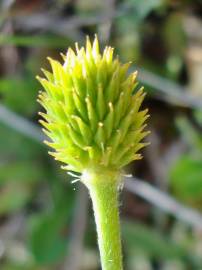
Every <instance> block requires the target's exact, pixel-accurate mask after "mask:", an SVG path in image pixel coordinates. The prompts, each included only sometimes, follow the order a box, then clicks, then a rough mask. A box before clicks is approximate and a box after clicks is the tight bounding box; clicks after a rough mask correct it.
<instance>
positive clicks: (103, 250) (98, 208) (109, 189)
mask: <svg viewBox="0 0 202 270" xmlns="http://www.w3.org/2000/svg"><path fill="white" fill-rule="evenodd" d="M82 181H83V182H84V183H85V185H86V186H87V187H88V189H89V193H90V196H91V199H92V203H93V209H94V215H95V222H96V226H97V234H98V245H99V249H100V257H101V264H102V270H122V269H123V266H122V250H121V237H120V222H119V210H118V204H119V203H118V184H119V177H118V174H117V173H112V172H103V171H102V172H96V173H92V172H89V171H88V172H85V173H84V174H83V176H82Z"/></svg>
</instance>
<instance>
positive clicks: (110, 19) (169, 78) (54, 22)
mask: <svg viewBox="0 0 202 270" xmlns="http://www.w3.org/2000/svg"><path fill="white" fill-rule="evenodd" d="M95 33H97V34H98V37H99V39H100V41H101V44H102V46H103V47H104V45H105V44H110V45H112V46H114V47H115V54H118V55H119V57H120V59H121V60H122V61H123V62H127V61H132V65H133V68H134V69H137V70H138V71H139V77H138V78H139V80H140V82H141V83H142V84H143V85H144V86H145V90H146V91H147V93H148V94H147V98H146V100H145V103H144V107H148V108H149V111H150V114H151V119H150V121H149V129H150V130H151V131H152V132H151V136H150V137H149V138H148V139H147V140H148V141H150V142H151V145H150V146H149V147H147V149H145V150H144V159H143V160H141V161H138V162H135V163H134V164H131V165H130V166H129V167H128V168H127V173H129V174H132V175H135V177H136V178H134V177H128V178H127V180H126V185H125V188H123V194H122V196H121V201H122V202H121V210H120V212H121V220H122V236H123V237H122V238H123V250H124V265H125V268H124V269H127V270H200V269H202V212H201V211H202V1H201V0H195V1H193V0H183V1H180V0H141V1H140V0H103V1H99V0H49V1H48V0H41V1H40V0H29V1H26V0H0V269H1V270H47V269H48V270H49V269H50V270H51V269H57V270H66V269H68V270H98V269H100V268H99V255H98V251H97V247H96V232H95V224H94V219H93V213H92V209H91V204H90V201H89V198H88V194H87V192H86V189H85V188H84V187H83V186H81V185H80V184H79V183H78V182H76V183H74V180H75V179H74V177H72V176H70V175H67V174H66V172H64V171H62V170H61V169H60V164H58V163H56V162H55V161H53V160H52V158H51V157H49V155H48V153H47V152H48V149H47V147H46V146H45V145H43V143H42V140H43V135H42V133H41V129H40V127H39V126H38V118H39V117H38V111H39V110H41V108H40V106H39V104H38V103H37V102H36V99H37V93H38V91H39V90H40V85H39V84H38V82H37V81H36V79H35V76H36V75H37V74H40V72H41V71H40V68H41V67H42V66H43V67H47V69H49V67H48V63H47V59H46V57H47V56H52V57H54V58H57V59H60V54H59V53H60V52H63V53H65V52H66V50H67V48H68V47H69V46H74V43H75V42H76V41H77V42H79V43H80V44H84V42H85V36H86V35H89V36H90V38H93V36H94V34H95ZM72 181H73V183H71V182H72Z"/></svg>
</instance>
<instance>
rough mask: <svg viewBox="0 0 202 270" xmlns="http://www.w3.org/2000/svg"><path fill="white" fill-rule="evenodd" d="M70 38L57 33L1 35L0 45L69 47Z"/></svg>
mask: <svg viewBox="0 0 202 270" xmlns="http://www.w3.org/2000/svg"><path fill="white" fill-rule="evenodd" d="M67 44H69V39H67V38H65V37H60V36H55V35H39V34H37V35H35V36H34V35H26V36H25V35H2V34H1V35H0V45H15V46H25V47H48V48H67Z"/></svg>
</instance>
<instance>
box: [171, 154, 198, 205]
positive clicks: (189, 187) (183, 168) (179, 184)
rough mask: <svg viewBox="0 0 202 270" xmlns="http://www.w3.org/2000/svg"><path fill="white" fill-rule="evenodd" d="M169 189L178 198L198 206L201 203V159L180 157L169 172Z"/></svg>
mask: <svg viewBox="0 0 202 270" xmlns="http://www.w3.org/2000/svg"><path fill="white" fill-rule="evenodd" d="M170 180H171V187H172V189H173V191H174V193H175V194H176V196H177V197H178V198H180V199H181V200H183V201H185V202H187V203H190V204H193V205H194V206H200V208H201V202H202V159H196V158H194V157H193V156H191V155H190V156H182V157H181V158H180V159H179V160H178V161H177V162H175V165H174V166H173V167H172V168H171V171H170Z"/></svg>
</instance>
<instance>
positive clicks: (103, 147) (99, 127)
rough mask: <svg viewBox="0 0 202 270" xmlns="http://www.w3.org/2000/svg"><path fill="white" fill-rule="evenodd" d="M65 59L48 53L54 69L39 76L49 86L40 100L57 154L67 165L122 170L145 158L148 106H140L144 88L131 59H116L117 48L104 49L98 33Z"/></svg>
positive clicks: (72, 168)
mask: <svg viewBox="0 0 202 270" xmlns="http://www.w3.org/2000/svg"><path fill="white" fill-rule="evenodd" d="M62 57H63V63H62V64H61V63H59V62H58V61H56V60H53V59H51V58H48V60H49V61H50V65H51V68H52V72H49V71H46V70H43V73H44V75H45V77H46V78H40V77H37V78H38V80H39V81H40V83H41V84H42V86H43V88H44V89H45V91H43V92H40V94H39V102H40V103H41V105H42V106H43V107H44V109H45V111H46V112H45V113H40V115H41V116H42V117H43V118H44V119H43V120H40V122H41V124H42V125H43V126H44V127H45V129H44V132H45V133H46V135H47V136H48V137H49V138H50V139H51V141H50V142H46V143H47V144H48V145H49V146H50V147H51V148H53V149H54V152H51V155H53V156H54V157H55V159H56V160H59V161H61V162H63V163H65V166H63V168H65V169H67V170H72V171H76V172H81V173H82V172H83V171H84V170H86V169H93V168H95V169H96V168H103V169H110V170H117V171H119V170H120V169H121V168H122V167H123V166H125V165H127V164H128V163H129V162H131V161H133V160H136V159H140V158H141V155H140V154H138V151H139V150H140V149H141V148H142V147H144V146H145V145H146V143H143V142H141V140H142V139H143V138H144V137H145V136H146V135H147V134H148V131H144V128H145V126H146V125H145V124H144V122H145V120H146V119H147V118H148V114H147V112H148V110H140V106H141V104H142V101H143V99H144V96H145V94H144V92H143V88H140V89H138V90H136V86H137V81H136V76H137V72H134V73H131V74H130V75H127V71H128V68H129V66H130V63H127V64H121V63H120V61H119V59H118V58H115V59H114V58H113V48H111V47H105V49H104V51H103V53H101V52H100V49H99V42H98V39H97V37H95V39H94V41H93V44H91V42H90V41H89V38H88V37H87V40H86V48H83V47H81V48H79V47H78V45H77V44H76V51H75V52H74V51H73V50H72V49H71V48H69V49H68V51H67V54H66V55H62Z"/></svg>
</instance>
